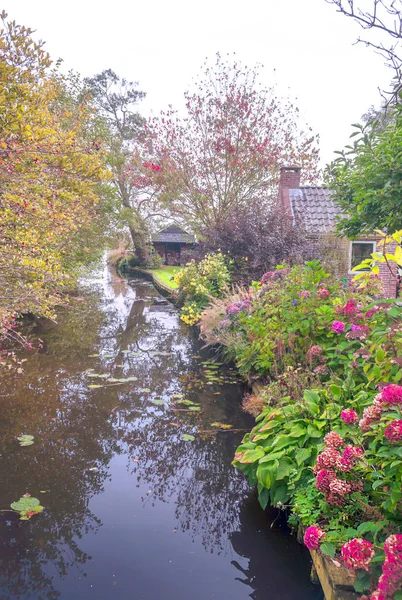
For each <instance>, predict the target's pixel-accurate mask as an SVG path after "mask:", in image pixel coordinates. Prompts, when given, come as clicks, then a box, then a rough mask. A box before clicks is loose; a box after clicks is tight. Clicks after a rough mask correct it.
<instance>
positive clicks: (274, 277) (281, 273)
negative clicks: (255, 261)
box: [261, 268, 290, 285]
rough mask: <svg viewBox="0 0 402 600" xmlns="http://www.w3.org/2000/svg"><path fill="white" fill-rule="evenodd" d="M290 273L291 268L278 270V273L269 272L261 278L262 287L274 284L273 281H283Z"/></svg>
mask: <svg viewBox="0 0 402 600" xmlns="http://www.w3.org/2000/svg"><path fill="white" fill-rule="evenodd" d="M289 273H290V269H289V268H286V269H278V270H277V271H267V272H266V273H264V275H263V276H262V277H261V284H262V285H266V284H268V283H272V282H273V281H278V280H280V279H283V278H284V277H286V275H288V274H289Z"/></svg>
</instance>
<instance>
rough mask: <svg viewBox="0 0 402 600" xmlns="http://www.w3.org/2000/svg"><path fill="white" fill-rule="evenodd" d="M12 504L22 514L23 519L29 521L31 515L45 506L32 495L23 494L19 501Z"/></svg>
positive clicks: (21, 518)
mask: <svg viewBox="0 0 402 600" xmlns="http://www.w3.org/2000/svg"><path fill="white" fill-rule="evenodd" d="M10 506H11V508H12V509H13V510H15V511H16V512H18V513H19V514H20V520H21V521H28V520H29V519H30V518H31V517H33V516H34V515H36V514H38V513H40V512H42V510H43V506H41V504H40V502H39V500H38V499H37V498H33V497H32V496H28V497H24V496H22V497H21V498H20V499H19V500H17V502H13V503H12V504H10Z"/></svg>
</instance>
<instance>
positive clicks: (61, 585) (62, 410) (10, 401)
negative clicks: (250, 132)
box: [0, 269, 322, 600]
mask: <svg viewBox="0 0 402 600" xmlns="http://www.w3.org/2000/svg"><path fill="white" fill-rule="evenodd" d="M80 294H81V296H80V297H78V298H75V299H74V300H73V301H72V303H71V304H72V306H71V308H70V309H69V310H67V311H65V312H64V314H62V315H61V316H60V318H59V322H58V324H57V325H56V324H52V323H44V324H41V325H37V326H35V328H34V330H33V331H32V335H33V336H39V337H41V338H42V340H43V349H42V350H41V351H40V352H39V353H37V354H32V353H31V354H29V358H28V361H27V362H26V363H25V373H24V374H23V375H19V376H16V375H13V374H10V375H9V376H8V378H7V380H6V384H4V383H3V385H2V388H1V390H0V392H1V394H0V395H1V397H0V406H1V413H0V414H1V418H0V434H1V438H2V444H1V463H0V482H1V484H0V508H1V509H7V508H8V507H9V505H10V503H11V502H13V501H15V500H17V499H19V498H20V496H22V495H23V494H25V493H29V494H31V495H32V496H34V497H37V498H40V500H41V503H42V504H43V505H44V507H45V510H44V511H43V512H42V513H41V514H40V515H38V516H34V517H33V518H32V519H31V520H30V521H19V520H18V516H16V515H14V513H10V512H1V513H0V598H1V599H2V600H5V599H7V600H9V599H10V600H14V599H24V600H25V599H29V600H31V599H32V600H36V599H46V600H48V599H52V600H53V599H54V600H56V599H63V600H70V599H74V600H81V599H82V600H84V599H85V600H87V599H89V600H90V599H94V600H95V599H96V600H120V599H121V600H131V599H133V600H139V599H144V600H159V599H164V600H188V599H190V598H191V600H207V599H209V598H217V599H218V598H219V599H220V600H226V599H228V600H229V599H230V600H245V599H247V598H253V599H254V600H277V599H278V600H282V599H283V600H288V599H289V600H321V598H322V595H321V592H320V589H319V588H317V587H315V586H313V585H312V584H311V583H310V581H309V571H310V562H309V557H308V554H307V553H306V551H305V549H304V548H303V547H301V546H300V545H299V544H297V542H296V541H295V540H294V539H293V538H292V537H290V536H288V535H286V534H285V533H284V532H283V531H281V530H280V528H279V527H272V528H270V522H269V520H268V517H267V516H266V515H265V514H264V513H263V512H262V510H260V508H259V506H258V503H257V501H256V499H255V497H254V494H253V492H252V490H250V489H249V488H248V486H247V484H246V482H245V480H244V478H243V477H242V475H241V474H239V473H237V472H236V471H235V469H234V468H233V467H232V466H231V460H232V457H233V454H234V450H235V447H236V445H237V444H238V442H239V440H240V438H241V437H242V435H243V430H247V429H249V428H250V426H251V425H252V422H251V419H250V418H249V417H248V416H247V415H245V414H244V413H242V411H241V410H240V400H241V396H242V390H241V388H240V386H239V384H238V383H237V382H235V381H234V379H235V375H234V374H233V373H232V372H231V371H219V372H216V369H215V370H214V367H212V368H210V367H209V365H208V364H203V363H205V361H208V360H209V359H210V358H211V357H209V356H208V355H207V354H206V353H205V351H201V350H200V344H199V343H198V341H197V339H196V333H195V332H194V333H193V332H192V331H190V330H189V328H188V327H186V326H185V325H183V324H182V323H180V321H179V319H178V314H177V311H176V309H175V308H173V307H172V306H170V305H161V306H160V305H155V304H154V298H155V297H159V296H158V294H157V292H155V290H154V288H153V287H152V286H151V285H150V284H149V283H146V282H141V281H138V282H131V283H130V285H128V284H127V283H126V282H125V281H123V280H121V279H119V278H118V277H117V276H116V275H115V274H114V273H113V272H111V271H109V270H107V269H106V270H105V272H104V273H103V274H102V273H100V274H99V275H98V276H95V277H94V278H93V279H91V280H90V281H86V282H85V283H83V284H82V287H81V289H80ZM159 298H160V297H159ZM93 355H96V356H93ZM91 375H92V376H91ZM93 375H109V376H110V377H111V378H114V379H121V378H128V377H136V378H138V379H137V380H131V381H128V382H121V381H117V382H116V381H115V382H113V381H112V382H107V381H106V379H105V378H103V379H102V378H99V377H94V376H93ZM89 386H99V387H89ZM100 386H102V387H100ZM175 395H178V396H176V397H175ZM180 395H182V396H180ZM178 400H190V401H191V402H193V404H189V403H187V404H184V403H182V402H178ZM196 403H198V404H196ZM213 422H221V423H225V424H230V425H232V428H233V429H234V430H237V431H229V430H227V431H218V430H217V429H216V428H214V427H212V426H211V423H213ZM21 434H29V435H33V436H34V444H33V445H31V446H28V447H20V446H19V443H18V441H17V439H16V438H17V436H19V435H21ZM183 434H188V435H190V436H194V438H195V439H194V440H193V441H186V440H184V439H182V436H183Z"/></svg>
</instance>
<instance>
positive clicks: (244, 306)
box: [226, 300, 253, 315]
mask: <svg viewBox="0 0 402 600" xmlns="http://www.w3.org/2000/svg"><path fill="white" fill-rule="evenodd" d="M252 304H253V303H252V302H251V300H243V301H241V302H235V303H234V304H229V306H227V307H226V314H227V315H237V314H239V313H241V312H243V311H245V310H248V309H249V308H250V307H251V306H252Z"/></svg>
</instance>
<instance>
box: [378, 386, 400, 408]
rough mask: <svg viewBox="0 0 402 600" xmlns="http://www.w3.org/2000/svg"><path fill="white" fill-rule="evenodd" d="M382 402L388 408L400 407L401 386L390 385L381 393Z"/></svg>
mask: <svg viewBox="0 0 402 600" xmlns="http://www.w3.org/2000/svg"><path fill="white" fill-rule="evenodd" d="M381 398H382V401H383V402H385V404H389V405H390V406H400V405H402V386H400V385H396V384H395V383H391V384H390V385H387V387H385V388H384V389H383V390H382V392H381Z"/></svg>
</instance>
